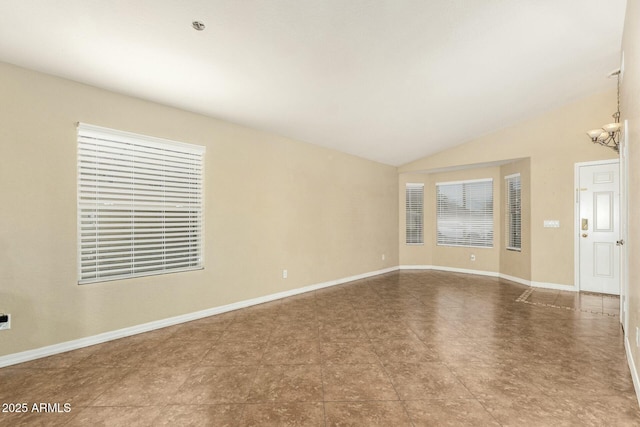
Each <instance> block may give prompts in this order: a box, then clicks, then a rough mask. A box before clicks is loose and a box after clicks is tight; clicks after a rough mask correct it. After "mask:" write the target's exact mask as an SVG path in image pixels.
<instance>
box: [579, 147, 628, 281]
mask: <svg viewBox="0 0 640 427" xmlns="http://www.w3.org/2000/svg"><path fill="white" fill-rule="evenodd" d="M610 164H617V165H618V168H620V159H619V158H618V159H608V160H595V161H592V162H580V163H575V164H574V175H573V187H574V188H575V191H574V195H573V206H574V207H573V266H574V270H573V271H574V273H573V282H574V285H575V288H576V291H577V292H580V168H581V167H584V166H601V165H610ZM618 179H622V177H620V176H619V178H618ZM618 191H619V189H618ZM618 215H619V211H618ZM619 279H620V277H619ZM620 292H621V293H622V283H620Z"/></svg>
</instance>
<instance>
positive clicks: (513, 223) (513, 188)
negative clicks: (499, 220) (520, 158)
mask: <svg viewBox="0 0 640 427" xmlns="http://www.w3.org/2000/svg"><path fill="white" fill-rule="evenodd" d="M505 187H506V197H505V199H506V203H507V206H506V209H505V216H506V218H505V228H506V230H505V232H506V237H507V241H506V244H507V249H509V250H514V251H519V250H520V249H521V248H522V242H521V236H522V232H521V231H522V216H521V191H520V174H519V173H518V174H514V175H509V176H506V177H505Z"/></svg>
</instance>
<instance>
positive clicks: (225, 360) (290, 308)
mask: <svg viewBox="0 0 640 427" xmlns="http://www.w3.org/2000/svg"><path fill="white" fill-rule="evenodd" d="M526 290H527V288H526V287H524V286H522V285H518V284H514V283H511V282H507V281H503V280H499V279H494V278H486V277H478V276H472V275H462V274H454V273H444V272H434V271H428V272H412V271H402V272H395V273H389V274H386V275H383V276H378V277H375V278H371V279H366V280H361V281H357V282H353V283H350V284H345V285H341V286H336V287H332V288H328V289H324V290H320V291H316V292H312V293H307V294H304V295H299V296H296V297H292V298H288V299H284V300H279V301H275V302H272V303H268V304H263V305H260V306H255V307H251V308H247V309H244V310H239V311H236V312H231V313H226V314H223V315H219V316H214V317H210V318H206V319H202V320H198V321H194V322H191V323H186V324H182V325H178V326H174V327H170V328H165V329H161V330H157V331H153V332H149V333H146V334H141V335H137V336H133V337H129V338H124V339H120V340H117V341H112V342H109V343H105V344H100V345H96V346H93V347H88V348H84V349H81V350H77V351H73V352H69V353H65V354H60V355H56V356H52V357H48V358H45V359H39V360H36V361H32V362H28V363H24V364H21V365H15V366H11V367H7V368H3V369H0V402H3V403H22V402H25V403H28V404H29V409H31V405H32V404H33V403H40V402H43V403H60V404H61V405H62V404H64V403H68V404H70V408H71V411H70V412H67V413H64V412H62V413H38V412H28V413H26V414H16V413H14V414H8V413H0V425H7V426H19V425H29V426H31V425H43V426H56V425H65V426H87V425H90V426H96V425H113V426H163V425H171V426H183V425H194V426H366V427H373V426H385V427H389V426H394V427H400V426H435V425H451V426H465V425H466V426H491V425H495V426H500V425H502V426H565V425H566V426H590V425H593V426H604V425H606V426H626V425H629V426H631V425H634V426H637V425H640V410H639V409H638V402H637V400H636V397H635V394H634V390H633V384H632V381H631V377H630V375H629V370H628V367H627V362H626V359H625V352H624V346H623V342H622V333H621V329H620V325H619V323H618V318H617V317H616V316H615V313H609V312H607V311H606V309H611V308H612V307H613V308H615V302H616V301H615V298H611V297H602V296H597V295H592V296H590V297H591V298H587V296H585V295H575V294H570V293H564V292H558V291H550V292H547V291H538V290H536V291H535V292H533V293H531V294H530V295H529V296H528V297H527V301H528V302H530V303H531V302H537V303H540V304H528V303H523V302H522V301H516V300H518V299H519V298H520V297H521V295H522V294H523V292H524V291H526ZM598 298H599V300H600V303H598V302H597V300H598ZM605 300H606V302H605ZM576 301H578V302H580V303H581V304H580V305H579V307H578V305H576ZM612 301H613V302H612ZM582 302H584V303H585V304H584V305H583V304H582ZM587 303H588V304H587ZM545 304H547V305H545ZM570 304H573V305H571V307H573V309H570V310H569V309H563V308H558V307H561V306H570ZM598 304H600V306H599V307H600V310H601V311H600V312H598V310H597V309H596V306H598ZM551 305H557V306H558V307H552V306H551ZM605 305H606V306H605ZM586 306H590V307H591V306H593V307H592V308H594V309H593V310H584V311H583V310H580V308H581V307H586ZM576 307H578V309H575V308H576Z"/></svg>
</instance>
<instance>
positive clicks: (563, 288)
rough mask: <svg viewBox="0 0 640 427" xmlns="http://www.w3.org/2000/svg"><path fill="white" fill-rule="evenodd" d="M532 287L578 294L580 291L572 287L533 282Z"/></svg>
mask: <svg viewBox="0 0 640 427" xmlns="http://www.w3.org/2000/svg"><path fill="white" fill-rule="evenodd" d="M531 287H533V288H544V289H556V290H559V291H569V292H578V291H579V289H578V288H576V287H575V286H572V285H563V284H559V283H547V282H534V281H531Z"/></svg>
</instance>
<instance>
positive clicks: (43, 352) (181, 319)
mask: <svg viewBox="0 0 640 427" xmlns="http://www.w3.org/2000/svg"><path fill="white" fill-rule="evenodd" d="M397 270H398V267H390V268H385V269H382V270H377V271H371V272H368V273H363V274H357V275H355V276H349V277H343V278H341V279H336V280H330V281H328V282H323V283H317V284H314V285H309V286H305V287H302V288H296V289H291V290H288V291H283V292H278V293H275V294H270V295H265V296H262V297H257V298H252V299H248V300H244V301H239V302H235V303H232V304H227V305H222V306H219V307H213V308H208V309H206V310H201V311H195V312H192V313H187V314H182V315H180V316H174V317H169V318H167V319H161V320H155V321H153V322H148V323H143V324H140V325H135V326H131V327H128V328H123V329H117V330H115V331H109V332H104V333H102V334H98V335H92V336H89V337H85V338H79V339H76V340H72V341H66V342H62V343H59V344H53V345H49V346H46V347H40V348H36V349H33V350H27V351H21V352H19V353H13V354H8V355H6V356H1V357H0V368H3V367H5V366H11V365H16V364H18V363H23V362H28V361H30V360H35V359H40V358H42V357H47V356H52V355H54V354H59V353H64V352H66V351H71V350H77V349H79V348H83V347H89V346H92V345H95V344H100V343H103V342H107V341H112V340H116V339H118V338H124V337H128V336H131V335H136V334H141V333H143V332H150V331H153V330H156V329H160V328H165V327H167V326H173V325H178V324H180V323H185V322H190V321H192V320H197V319H202V318H204V317H209V316H213V315H216V314H221V313H226V312H228V311H234V310H238V309H241V308H246V307H250V306H252V305H258V304H263V303H265V302H269V301H275V300H278V299H282V298H286V297H290V296H294V295H299V294H303V293H306V292H310V291H315V290H318V289H322V288H328V287H331V286H336V285H340V284H342V283H348V282H353V281H355V280H360V279H366V278H367V277H372V276H377V275H380V274H385V273H390V272H392V271H397Z"/></svg>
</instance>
